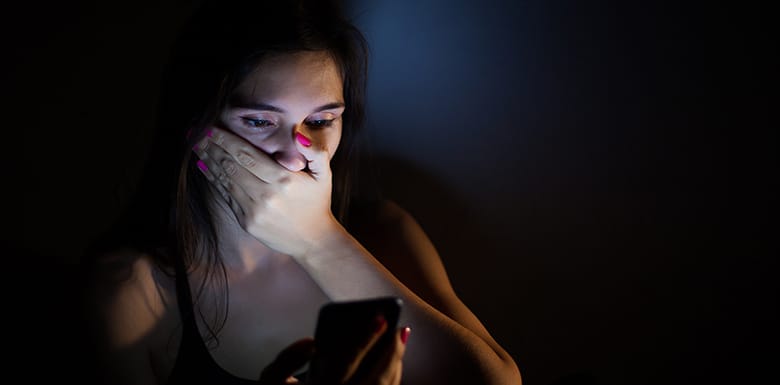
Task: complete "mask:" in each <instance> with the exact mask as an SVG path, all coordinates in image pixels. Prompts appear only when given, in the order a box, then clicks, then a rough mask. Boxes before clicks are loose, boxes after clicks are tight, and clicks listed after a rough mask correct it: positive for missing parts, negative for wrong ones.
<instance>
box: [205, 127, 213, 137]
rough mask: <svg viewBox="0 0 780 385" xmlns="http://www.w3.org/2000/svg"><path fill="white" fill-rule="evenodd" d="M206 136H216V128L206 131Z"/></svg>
mask: <svg viewBox="0 0 780 385" xmlns="http://www.w3.org/2000/svg"><path fill="white" fill-rule="evenodd" d="M206 136H208V137H209V138H211V137H212V136H214V130H212V129H209V130H208V131H206Z"/></svg>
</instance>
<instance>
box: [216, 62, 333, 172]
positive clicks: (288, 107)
mask: <svg viewBox="0 0 780 385" xmlns="http://www.w3.org/2000/svg"><path fill="white" fill-rule="evenodd" d="M343 113H344V92H343V82H342V79H341V75H340V73H339V70H338V67H337V66H336V63H335V62H334V61H333V59H332V58H331V57H330V56H329V55H328V54H327V53H326V52H321V51H313V52H312V51H309V52H307V51H303V52H297V53H291V54H280V55H274V56H272V57H269V58H267V59H265V60H263V61H262V62H261V63H260V65H259V66H258V67H257V68H256V69H255V70H254V71H253V72H252V73H250V74H249V75H248V76H247V77H246V79H244V81H243V82H242V83H241V84H240V85H239V86H238V88H237V89H236V90H235V92H234V93H233V94H232V95H231V96H230V98H229V99H228V103H227V106H226V107H225V109H224V110H223V111H222V114H221V116H220V121H221V123H222V124H223V125H224V126H225V127H227V128H228V129H230V130H231V131H233V132H234V133H236V134H237V135H239V136H241V137H242V138H244V139H245V140H247V141H249V142H250V143H252V144H253V145H254V146H255V147H257V148H258V149H260V150H262V151H263V152H265V153H267V154H268V155H270V156H271V157H272V158H273V159H274V160H276V161H277V162H278V163H279V164H280V165H282V166H283V167H285V168H286V169H288V170H290V171H301V170H303V169H305V168H306V164H307V163H306V159H305V158H304V157H303V155H301V153H299V152H298V150H297V149H296V147H295V133H296V132H300V133H302V134H303V135H305V136H307V137H308V138H310V139H311V141H312V145H313V146H317V147H318V148H322V149H326V150H327V151H328V154H330V156H331V158H332V157H333V154H334V153H335V152H336V148H337V147H338V145H339V141H340V140H341V126H342V121H341V115H342V114H343Z"/></svg>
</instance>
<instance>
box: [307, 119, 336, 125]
mask: <svg viewBox="0 0 780 385" xmlns="http://www.w3.org/2000/svg"><path fill="white" fill-rule="evenodd" d="M334 120H336V119H316V120H309V121H308V122H306V124H308V125H310V126H312V127H329V126H330V125H331V124H333V121H334Z"/></svg>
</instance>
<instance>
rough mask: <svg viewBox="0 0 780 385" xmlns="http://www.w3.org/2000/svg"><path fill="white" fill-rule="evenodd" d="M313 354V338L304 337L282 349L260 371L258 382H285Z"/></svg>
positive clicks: (275, 383) (271, 383)
mask: <svg viewBox="0 0 780 385" xmlns="http://www.w3.org/2000/svg"><path fill="white" fill-rule="evenodd" d="M313 355H314V339H312V338H304V339H301V340H298V341H296V342H294V343H293V344H292V345H290V346H288V347H286V348H285V349H284V350H282V351H281V352H280V353H279V355H278V356H276V359H275V360H274V361H273V362H271V363H270V364H268V366H266V367H265V369H263V372H262V373H260V384H263V385H277V384H284V383H286V381H287V379H288V378H289V377H290V376H292V374H293V373H294V372H295V370H297V369H299V368H301V367H302V366H303V365H305V364H306V363H307V362H309V360H310V359H311V358H312V356H313Z"/></svg>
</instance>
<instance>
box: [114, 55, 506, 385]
mask: <svg viewBox="0 0 780 385" xmlns="http://www.w3.org/2000/svg"><path fill="white" fill-rule="evenodd" d="M343 103H344V100H343V88H342V79H341V77H340V75H339V72H338V70H337V66H336V65H335V63H334V62H333V61H332V60H331V59H330V58H329V56H328V55H326V54H324V53H322V52H301V53H296V54H284V55H278V56H275V57H272V58H270V59H267V60H265V61H263V62H262V63H261V64H260V66H259V67H258V69H257V70H256V71H254V72H253V73H251V74H250V75H249V76H248V77H247V78H246V79H245V81H244V82H243V83H242V84H241V85H240V86H239V87H238V89H237V91H236V92H235V94H234V95H232V97H231V98H230V102H229V105H228V106H227V107H226V108H225V110H224V111H222V114H221V115H220V118H219V121H218V122H216V124H215V126H214V127H211V128H210V135H208V136H205V137H203V138H202V139H201V140H200V141H199V142H198V144H197V146H196V147H195V148H194V149H193V150H194V151H195V152H196V154H197V156H198V158H199V159H200V160H201V161H202V164H203V167H202V168H201V170H202V172H203V174H204V175H206V177H207V178H208V179H209V180H210V181H211V186H212V188H214V190H215V191H216V194H214V196H215V198H216V199H215V200H214V202H212V211H213V212H214V213H215V216H216V219H215V225H216V228H217V229H218V234H217V238H218V239H219V244H220V256H221V257H222V259H223V262H224V264H225V266H226V269H227V279H228V284H229V287H230V298H229V313H228V315H227V320H226V323H225V325H224V327H223V328H222V329H221V331H220V334H219V339H220V344H219V346H218V347H217V348H215V349H213V350H211V354H212V356H213V357H214V359H215V361H216V362H217V363H218V364H219V365H220V366H222V367H223V368H224V369H225V370H227V371H228V372H230V373H232V374H234V375H237V376H239V377H243V378H249V379H252V378H255V379H256V378H258V376H259V374H260V373H261V372H262V371H263V369H264V368H266V372H265V373H264V380H265V383H269V384H270V383H283V380H284V379H285V378H287V377H288V376H289V375H291V374H293V373H292V371H293V370H294V369H296V368H297V367H298V366H299V364H302V363H304V362H305V361H306V359H307V357H308V356H307V354H310V348H311V345H310V342H311V341H310V340H302V341H299V342H298V343H297V344H293V345H290V344H291V343H293V342H294V341H296V340H300V339H301V338H303V337H306V336H309V335H311V334H312V333H313V330H314V326H315V322H316V314H317V311H318V310H319V307H320V306H322V305H323V304H324V303H326V302H328V301H331V300H337V301H341V300H349V299H358V298H367V297H377V296H386V295H394V296H398V297H401V298H402V299H403V301H404V309H403V311H402V318H401V321H400V325H402V326H406V325H409V326H410V327H411V329H412V332H411V336H410V335H409V331H408V329H404V328H403V327H402V328H399V330H397V332H396V344H395V345H392V346H390V347H389V348H388V350H387V351H386V352H385V354H386V357H387V359H386V360H385V361H384V362H383V363H382V364H381V365H378V367H376V368H375V369H376V370H375V378H372V379H369V380H368V381H367V382H365V383H366V384H379V383H382V384H385V383H386V384H398V383H399V382H400V378H401V373H403V379H404V383H408V384H440V383H451V384H455V383H480V384H519V383H520V374H519V371H518V369H517V366H516V365H515V363H514V361H513V360H512V358H511V357H510V356H509V355H508V354H507V353H506V352H505V351H504V350H503V349H502V348H501V346H500V345H498V343H496V341H495V340H493V338H492V337H491V336H490V334H489V333H488V331H487V330H486V329H485V328H484V326H483V325H482V324H481V322H480V321H479V320H478V319H477V317H476V316H475V315H474V314H473V313H471V311H469V309H468V308H467V307H466V306H465V305H464V304H463V303H462V302H461V301H460V300H459V299H458V297H457V296H456V295H455V292H454V290H453V289H452V287H451V285H450V283H449V280H448V278H447V275H446V272H445V270H444V267H443V264H442V262H441V259H440V257H439V255H438V253H437V252H436V250H435V248H434V247H433V245H432V244H431V242H430V240H429V239H428V237H427V236H426V235H425V233H424V232H423V231H422V229H421V228H420V226H419V225H418V224H417V223H416V222H415V221H414V219H413V218H411V216H409V214H407V213H406V212H405V211H403V210H402V209H401V208H399V207H398V206H396V205H394V204H392V203H386V204H385V205H383V207H381V208H380V209H379V210H378V212H377V213H376V215H375V218H373V219H372V220H371V221H370V223H369V222H367V223H365V224H362V223H361V225H360V226H357V228H360V229H361V234H360V237H358V238H359V239H360V242H358V240H357V239H356V237H353V235H352V234H349V233H348V232H347V231H346V230H345V229H344V228H343V227H342V226H341V224H340V223H339V222H338V221H336V219H335V218H334V216H333V214H332V213H331V211H330V199H331V196H330V195H331V170H330V165H329V163H330V160H331V159H332V157H333V154H334V153H335V152H336V151H337V149H338V145H339V141H340V138H341V129H342V122H341V114H342V113H343V111H344V107H343ZM307 140H309V142H307ZM356 236H357V234H356ZM361 242H362V243H361ZM155 269H156V268H155V267H154V265H153V264H152V263H151V262H149V260H148V259H146V258H138V259H136V260H134V262H133V272H134V276H135V277H137V278H136V279H134V280H132V282H133V283H132V284H131V285H129V286H128V287H123V288H120V290H119V292H120V294H119V295H118V296H117V298H118V299H116V300H115V302H114V303H112V304H111V305H112V306H111V307H110V308H111V309H112V310H113V311H109V313H110V314H109V317H111V319H113V320H116V321H117V322H120V321H119V320H121V327H119V326H117V329H116V330H115V333H116V335H115V336H112V338H113V340H112V342H114V343H115V346H114V348H115V349H116V350H117V351H120V352H123V353H122V354H130V355H132V354H133V353H132V352H133V351H135V350H137V349H140V350H141V351H145V352H148V354H149V356H150V357H151V362H152V363H151V365H150V364H148V362H147V360H144V359H138V357H137V356H132V357H125V360H126V361H127V362H131V361H132V362H135V363H136V366H133V367H127V368H123V369H124V370H125V371H126V372H131V373H132V374H133V376H136V377H137V378H130V379H125V378H123V379H122V380H123V381H127V383H160V382H163V381H164V379H165V378H167V375H168V374H169V373H170V371H171V369H172V367H173V364H174V362H175V358H176V348H175V347H176V346H178V343H179V341H180V338H181V334H180V329H177V326H178V322H179V320H178V315H177V314H178V313H177V311H178V310H177V309H176V301H175V285H174V283H173V282H172V280H171V279H170V278H166V276H165V275H164V274H161V273H159V272H156V271H155ZM200 274H202V272H200V271H197V270H196V271H193V272H192V273H191V274H190V282H191V286H192V288H193V291H194V290H195V287H196V286H195V285H194V284H195V283H197V282H200V278H201V277H202V276H201V275H200ZM214 298H218V291H210V289H209V288H207V289H206V291H205V293H204V295H203V296H202V301H201V302H200V305H199V306H200V310H201V311H202V312H203V313H204V314H206V316H207V317H206V318H207V319H209V316H211V315H213V314H216V309H215V308H214V307H213V306H209V304H210V303H212V300H213V299H214ZM199 322H200V321H199ZM199 326H200V327H201V331H204V330H205V327H206V326H205V325H199ZM177 330H179V334H177V332H176V331H177ZM171 334H174V335H175V336H178V337H177V338H174V339H173V340H171V339H170V338H169V337H170V335H171ZM407 338H408V344H407V343H406V341H407V340H406V339H407ZM171 346H173V347H171ZM368 346H370V343H369V344H367V345H365V346H363V349H362V350H361V351H365V349H366V348H367V347H368ZM286 348H287V349H288V350H287V351H288V352H294V354H289V355H286V356H287V357H286V358H285V359H284V360H285V362H283V363H281V364H280V362H279V361H276V363H275V364H274V362H275V361H274V360H275V359H276V356H277V354H278V353H279V352H280V351H282V350H283V349H286ZM127 352H130V353H127ZM295 352H298V353H295ZM117 354H119V353H117ZM136 354H138V353H136ZM360 356H361V355H360V354H356V355H355V356H354V357H353V360H352V362H351V363H350V364H349V365H347V367H351V366H354V365H352V364H354V363H356V362H359V361H360ZM133 357H135V358H133ZM320 359H323V360H325V362H328V361H327V359H328V358H327V357H325V358H320ZM139 362H141V363H139ZM144 363H145V364H144ZM330 363H331V364H333V366H334V367H339V365H341V364H343V363H335V362H330ZM342 366H343V365H342ZM269 378H273V380H271V379H269ZM134 380H135V381H134ZM464 381H465V382H464Z"/></svg>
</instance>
